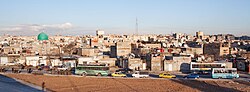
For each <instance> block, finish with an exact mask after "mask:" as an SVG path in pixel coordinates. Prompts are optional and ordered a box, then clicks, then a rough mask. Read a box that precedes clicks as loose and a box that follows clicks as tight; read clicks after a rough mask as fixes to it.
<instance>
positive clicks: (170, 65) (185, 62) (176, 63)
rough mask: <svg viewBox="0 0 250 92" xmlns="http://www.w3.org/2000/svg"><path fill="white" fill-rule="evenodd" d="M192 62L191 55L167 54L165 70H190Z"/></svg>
mask: <svg viewBox="0 0 250 92" xmlns="http://www.w3.org/2000/svg"><path fill="white" fill-rule="evenodd" d="M190 62H191V57H190V56H166V57H165V61H164V71H182V72H187V71H189V67H190Z"/></svg>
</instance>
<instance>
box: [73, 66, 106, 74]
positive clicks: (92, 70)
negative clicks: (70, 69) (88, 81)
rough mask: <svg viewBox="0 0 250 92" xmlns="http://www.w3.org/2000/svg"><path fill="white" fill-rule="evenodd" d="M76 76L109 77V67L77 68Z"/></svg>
mask: <svg viewBox="0 0 250 92" xmlns="http://www.w3.org/2000/svg"><path fill="white" fill-rule="evenodd" d="M75 74H78V75H82V76H86V75H96V76H107V75H108V74H109V67H108V66H104V65H86V66H77V67H76V68H75Z"/></svg>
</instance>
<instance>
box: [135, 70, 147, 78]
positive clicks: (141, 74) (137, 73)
mask: <svg viewBox="0 0 250 92" xmlns="http://www.w3.org/2000/svg"><path fill="white" fill-rule="evenodd" d="M132 76H133V77H135V78H148V77H149V74H148V72H141V71H135V72H134V73H133V74H132Z"/></svg>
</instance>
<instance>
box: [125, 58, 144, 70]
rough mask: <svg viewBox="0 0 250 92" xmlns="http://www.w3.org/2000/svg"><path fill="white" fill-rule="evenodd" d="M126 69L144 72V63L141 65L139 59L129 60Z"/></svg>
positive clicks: (141, 62)
mask: <svg viewBox="0 0 250 92" xmlns="http://www.w3.org/2000/svg"><path fill="white" fill-rule="evenodd" d="M128 67H129V68H130V69H133V70H145V69H146V63H143V61H142V60H141V59H140V58H129V59H128Z"/></svg>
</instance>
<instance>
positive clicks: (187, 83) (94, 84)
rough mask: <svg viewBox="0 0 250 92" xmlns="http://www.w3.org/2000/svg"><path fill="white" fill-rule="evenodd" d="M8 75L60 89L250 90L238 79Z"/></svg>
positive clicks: (138, 91)
mask: <svg viewBox="0 0 250 92" xmlns="http://www.w3.org/2000/svg"><path fill="white" fill-rule="evenodd" d="M5 75H6V76H8V77H12V78H16V79H20V80H24V81H26V82H29V83H32V84H35V85H39V86H41V85H42V82H45V86H46V88H47V89H49V90H52V91H56V92H86V91H94V92H96V91H99V92H103V91H105V92H199V91H204V92H216V91H218V92H237V91H246V92H247V91H249V92H250V84H249V82H243V81H236V80H227V81H225V80H206V81H204V80H182V79H131V78H95V77H75V76H47V75H29V74H5Z"/></svg>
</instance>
